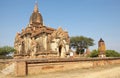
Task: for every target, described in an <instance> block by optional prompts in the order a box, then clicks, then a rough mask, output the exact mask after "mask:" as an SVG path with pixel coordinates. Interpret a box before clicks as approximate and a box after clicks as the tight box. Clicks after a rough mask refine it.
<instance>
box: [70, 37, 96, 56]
mask: <svg viewBox="0 0 120 78" xmlns="http://www.w3.org/2000/svg"><path fill="white" fill-rule="evenodd" d="M93 42H94V40H93V39H92V38H87V37H84V36H73V37H71V38H70V47H72V48H74V49H76V53H77V54H83V53H84V50H85V49H87V48H88V47H89V46H93V45H94V43H93Z"/></svg>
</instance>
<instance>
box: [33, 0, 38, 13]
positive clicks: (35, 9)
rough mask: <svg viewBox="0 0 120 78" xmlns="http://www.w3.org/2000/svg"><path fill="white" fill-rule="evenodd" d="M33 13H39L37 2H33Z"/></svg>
mask: <svg viewBox="0 0 120 78" xmlns="http://www.w3.org/2000/svg"><path fill="white" fill-rule="evenodd" d="M34 12H39V10H38V1H36V2H35V7H34Z"/></svg>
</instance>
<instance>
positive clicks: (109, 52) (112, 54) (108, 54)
mask: <svg viewBox="0 0 120 78" xmlns="http://www.w3.org/2000/svg"><path fill="white" fill-rule="evenodd" d="M98 53H99V52H98V50H93V51H92V52H91V53H90V57H98ZM105 53H106V57H120V53H119V52H116V51H115V50H106V51H105Z"/></svg>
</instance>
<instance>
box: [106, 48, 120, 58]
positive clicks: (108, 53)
mask: <svg viewBox="0 0 120 78" xmlns="http://www.w3.org/2000/svg"><path fill="white" fill-rule="evenodd" d="M106 57H120V53H118V52H116V51H115V50H106Z"/></svg>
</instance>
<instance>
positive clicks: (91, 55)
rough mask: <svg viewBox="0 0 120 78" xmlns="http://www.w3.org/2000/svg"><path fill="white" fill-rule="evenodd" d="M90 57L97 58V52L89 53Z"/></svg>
mask: <svg viewBox="0 0 120 78" xmlns="http://www.w3.org/2000/svg"><path fill="white" fill-rule="evenodd" d="M90 57H98V50H93V51H92V52H91V53H90Z"/></svg>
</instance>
